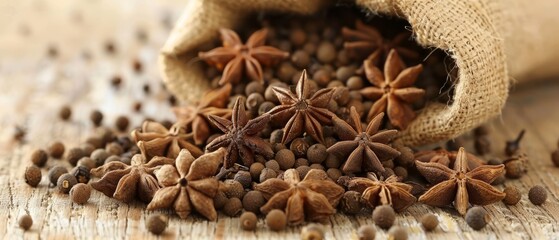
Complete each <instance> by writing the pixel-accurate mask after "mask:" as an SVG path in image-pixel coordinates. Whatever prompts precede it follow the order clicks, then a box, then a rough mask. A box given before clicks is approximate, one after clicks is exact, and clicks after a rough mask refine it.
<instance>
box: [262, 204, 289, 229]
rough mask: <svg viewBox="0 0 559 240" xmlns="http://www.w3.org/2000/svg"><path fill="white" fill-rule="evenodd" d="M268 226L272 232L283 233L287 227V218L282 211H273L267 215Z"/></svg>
mask: <svg viewBox="0 0 559 240" xmlns="http://www.w3.org/2000/svg"><path fill="white" fill-rule="evenodd" d="M266 225H267V226H268V228H270V230H272V231H282V230H284V229H285V227H286V225H287V217H286V216H285V213H284V212H283V211H282V210H278V209H274V210H271V211H270V212H268V214H266Z"/></svg>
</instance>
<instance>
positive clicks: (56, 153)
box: [48, 142, 64, 158]
mask: <svg viewBox="0 0 559 240" xmlns="http://www.w3.org/2000/svg"><path fill="white" fill-rule="evenodd" d="M48 152H49V154H50V156H51V157H53V158H60V157H62V155H63V154H64V144H62V143H61V142H54V143H52V144H51V145H50V146H49V148H48Z"/></svg>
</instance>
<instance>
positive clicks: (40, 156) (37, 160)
mask: <svg viewBox="0 0 559 240" xmlns="http://www.w3.org/2000/svg"><path fill="white" fill-rule="evenodd" d="M48 159H49V156H48V155H47V152H45V150H42V149H37V150H35V151H33V153H32V154H31V162H32V163H33V164H35V166H37V167H43V166H45V164H46V163H47V160H48Z"/></svg>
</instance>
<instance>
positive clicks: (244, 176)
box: [233, 171, 252, 189]
mask: <svg viewBox="0 0 559 240" xmlns="http://www.w3.org/2000/svg"><path fill="white" fill-rule="evenodd" d="M233 179H234V180H235V181H237V182H239V183H241V185H242V186H243V188H246V189H250V188H251V187H252V176H251V175H250V173H249V172H247V171H238V172H237V173H235V176H234V177H233Z"/></svg>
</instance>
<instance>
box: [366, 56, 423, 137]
mask: <svg viewBox="0 0 559 240" xmlns="http://www.w3.org/2000/svg"><path fill="white" fill-rule="evenodd" d="M363 65H364V68H365V75H366V77H367V80H369V82H370V83H371V84H373V86H371V87H366V88H364V89H362V90H361V91H360V92H361V95H363V96H364V97H365V98H368V99H371V100H375V103H374V104H373V106H372V107H371V110H370V111H369V114H368V116H367V119H371V118H373V117H375V116H376V115H377V114H379V113H381V112H386V113H387V115H388V119H389V120H390V123H391V124H392V125H393V126H395V127H396V128H398V129H406V128H407V127H408V125H409V124H410V122H411V121H412V120H413V119H415V116H416V115H415V112H414V111H413V109H412V107H411V104H412V103H414V102H416V101H418V100H420V99H421V98H423V95H425V90H423V89H420V88H415V87H412V85H413V84H414V83H415V81H416V80H417V76H418V75H419V74H420V73H421V71H422V70H423V67H422V66H421V64H418V65H416V66H413V67H409V68H406V66H405V65H404V62H402V60H401V59H400V57H399V56H398V53H397V52H396V51H395V50H390V53H389V54H388V57H387V58H386V62H385V64H384V74H383V72H381V70H380V69H378V68H377V67H376V66H375V64H374V61H373V60H372V59H367V60H365V62H364V63H363Z"/></svg>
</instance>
